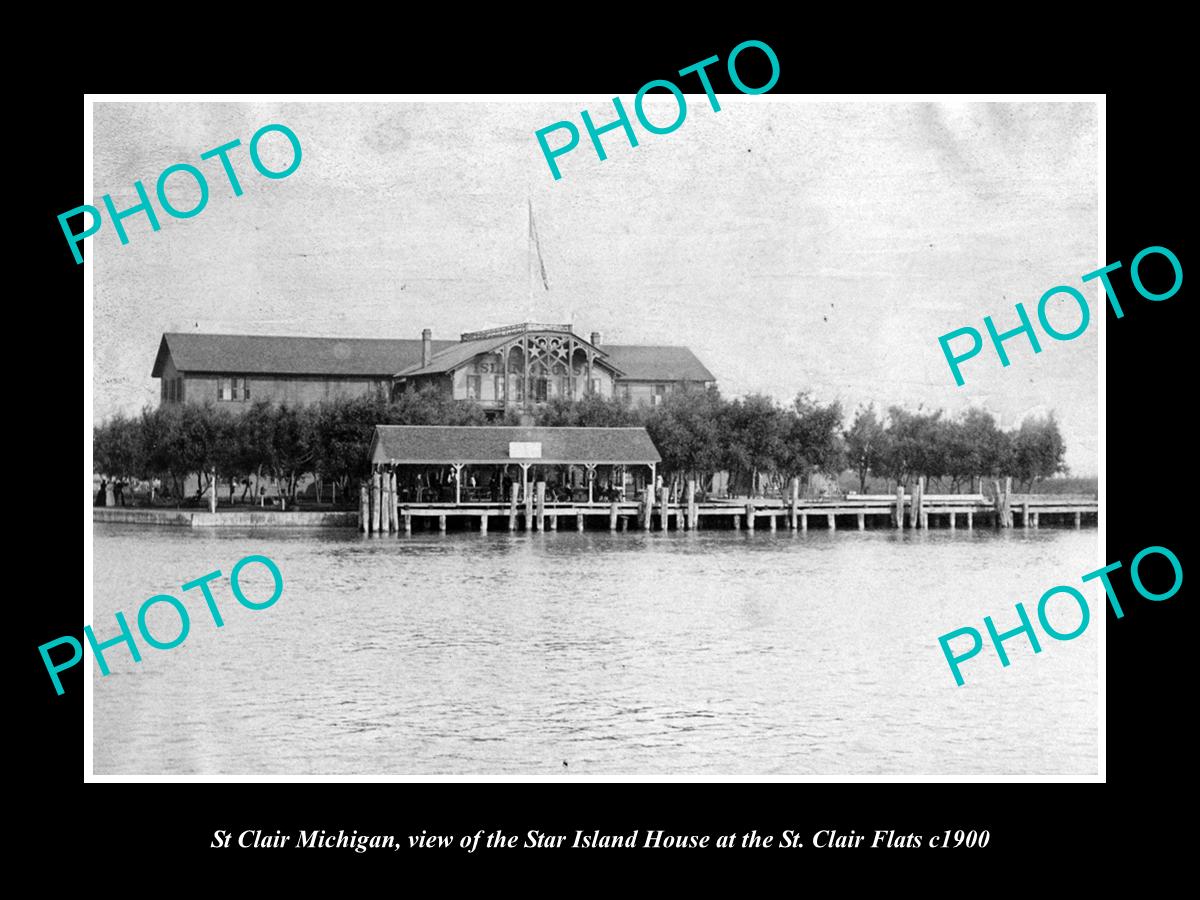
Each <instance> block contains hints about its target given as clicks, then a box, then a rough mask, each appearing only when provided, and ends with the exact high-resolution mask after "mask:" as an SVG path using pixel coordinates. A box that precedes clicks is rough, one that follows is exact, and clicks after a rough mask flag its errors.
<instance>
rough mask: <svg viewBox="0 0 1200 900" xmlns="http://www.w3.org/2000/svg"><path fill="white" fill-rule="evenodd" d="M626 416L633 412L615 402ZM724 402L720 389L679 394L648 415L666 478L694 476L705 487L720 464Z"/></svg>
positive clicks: (647, 426) (650, 430)
mask: <svg viewBox="0 0 1200 900" xmlns="http://www.w3.org/2000/svg"><path fill="white" fill-rule="evenodd" d="M613 403H614V404H615V405H616V407H617V409H619V410H622V411H623V412H625V414H626V415H627V416H632V415H633V414H634V413H633V411H632V410H630V409H629V408H628V407H626V406H624V405H623V404H621V403H619V401H613ZM723 405H724V401H723V400H722V399H721V395H720V393H719V392H718V391H717V389H716V388H715V387H714V388H709V389H708V390H704V391H677V392H675V393H673V394H669V395H667V397H666V399H665V400H664V401H663V402H662V403H660V404H659V405H658V406H655V407H653V408H652V409H650V410H649V412H648V413H647V414H646V421H645V425H646V430H647V432H648V433H649V435H650V439H651V440H652V441H654V446H656V447H657V448H658V452H659V453H660V454H661V455H662V459H663V471H664V474H665V475H668V476H671V477H672V478H673V479H675V478H686V477H688V476H691V477H692V478H695V479H696V480H697V481H699V482H700V483H701V484H702V485H703V484H704V483H705V482H706V481H707V479H708V478H709V477H710V476H711V475H712V474H713V472H714V471H716V469H717V468H719V467H720V465H721V455H722V448H721V435H720V431H719V422H720V418H721V410H722V407H723Z"/></svg>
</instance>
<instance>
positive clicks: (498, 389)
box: [492, 375, 508, 400]
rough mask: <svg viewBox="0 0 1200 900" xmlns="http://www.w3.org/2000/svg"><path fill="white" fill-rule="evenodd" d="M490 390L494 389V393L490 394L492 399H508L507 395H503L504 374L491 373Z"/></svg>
mask: <svg viewBox="0 0 1200 900" xmlns="http://www.w3.org/2000/svg"><path fill="white" fill-rule="evenodd" d="M492 390H493V391H495V393H494V394H493V395H492V397H493V399H495V400H507V399H508V398H507V397H505V396H504V376H503V375H493V376H492Z"/></svg>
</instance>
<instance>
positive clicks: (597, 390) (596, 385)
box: [592, 378, 600, 397]
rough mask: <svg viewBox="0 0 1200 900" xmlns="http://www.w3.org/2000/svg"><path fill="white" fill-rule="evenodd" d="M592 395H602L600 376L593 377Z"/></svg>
mask: <svg viewBox="0 0 1200 900" xmlns="http://www.w3.org/2000/svg"><path fill="white" fill-rule="evenodd" d="M592 395H593V396H596V397H599V396H600V379H599V378H593V379H592Z"/></svg>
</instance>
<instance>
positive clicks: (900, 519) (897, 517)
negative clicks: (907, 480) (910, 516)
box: [892, 484, 904, 529]
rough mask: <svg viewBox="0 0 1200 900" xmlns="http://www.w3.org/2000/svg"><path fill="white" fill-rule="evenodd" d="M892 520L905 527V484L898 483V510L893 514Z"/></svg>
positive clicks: (901, 527) (898, 526) (899, 526)
mask: <svg viewBox="0 0 1200 900" xmlns="http://www.w3.org/2000/svg"><path fill="white" fill-rule="evenodd" d="M892 521H893V522H894V523H895V525H896V527H897V528H900V529H903V528H904V485H902V484H898V485H896V512H895V514H894V515H893V516H892Z"/></svg>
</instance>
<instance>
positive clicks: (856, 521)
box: [359, 485, 1099, 534]
mask: <svg viewBox="0 0 1200 900" xmlns="http://www.w3.org/2000/svg"><path fill="white" fill-rule="evenodd" d="M376 497H378V498H379V499H378V501H376ZM389 500H390V498H389V497H388V492H387V491H386V490H384V489H380V490H378V491H377V492H371V494H370V495H368V494H367V493H366V492H364V494H363V498H362V504H361V511H360V514H359V529H360V530H361V531H368V532H369V533H380V534H387V533H391V532H394V533H397V534H411V533H412V528H413V521H414V520H426V523H425V524H429V521H428V520H436V521H437V527H438V530H439V531H446V530H447V527H448V525H449V523H451V522H457V523H459V524H462V525H465V526H466V527H467V528H469V529H471V530H479V531H482V532H486V531H488V530H489V528H490V527H500V528H506V529H507V530H509V531H518V530H524V531H557V530H558V528H559V524H560V520H563V522H562V524H563V527H569V526H570V525H573V526H574V527H575V530H578V531H582V530H584V528H585V527H587V524H586V523H589V522H590V523H591V524H592V525H593V527H595V526H597V525H598V526H599V527H603V526H604V524H607V525H608V530H610V531H617V530H621V531H626V530H629V529H633V528H636V529H639V530H647V531H649V530H655V531H667V530H672V529H674V530H692V529H702V528H713V527H728V528H734V529H741V528H745V529H746V530H748V531H754V530H756V529H757V528H759V527H765V528H767V529H769V530H771V531H775V530H777V529H781V528H782V529H797V530H800V531H807V530H808V528H809V526H810V524H811V525H812V526H813V527H817V528H825V529H829V530H835V529H837V528H838V527H839V526H840V527H850V528H857V529H858V530H860V531H861V530H865V529H866V527H867V525H868V524H870V525H871V526H872V527H888V528H900V529H903V528H906V527H907V528H918V529H921V528H930V527H931V526H933V527H945V528H949V529H951V530H954V529H957V528H958V527H959V526H960V525H961V526H962V527H965V528H967V529H973V528H974V527H975V525H976V523H977V522H980V523H986V524H989V525H993V526H996V527H1004V528H1010V527H1013V526H1014V524H1015V523H1016V522H1020V524H1021V526H1022V527H1025V528H1037V527H1039V525H1040V519H1041V517H1042V516H1044V515H1050V516H1058V517H1062V520H1063V524H1068V523H1070V524H1073V525H1074V526H1075V527H1076V528H1079V527H1082V525H1083V520H1084V517H1085V516H1087V517H1089V519H1090V520H1093V521H1094V518H1095V517H1096V516H1097V515H1098V512H1099V508H1098V503H1097V501H1096V499H1095V498H1093V497H1074V496H1062V495H1042V496H1038V495H1023V494H1011V493H1009V492H1008V491H1005V492H1002V493H998V494H997V499H995V500H993V499H989V498H988V497H985V496H983V495H982V494H941V495H939V494H925V493H924V491H923V485H919V486H918V490H917V491H916V492H914V493H912V494H902V493H900V492H897V493H896V494H895V495H869V496H863V495H858V496H849V497H844V498H839V499H836V500H813V499H807V500H804V499H800V498H799V497H797V496H795V495H793V497H792V498H791V499H790V500H785V499H782V498H767V497H759V498H753V499H749V498H733V499H719V500H717V499H713V500H706V501H695V500H693V501H692V502H691V503H688V502H687V501H686V500H683V499H674V500H672V499H669V498H668V497H667V494H666V490H665V489H662V491H661V493H660V494H659V496H658V497H657V498H655V497H653V496H651V497H650V498H643V499H641V500H638V501H633V500H625V501H613V502H603V501H601V502H596V503H591V504H588V503H573V502H555V501H551V500H547V499H546V498H545V488H544V485H539V486H538V487H537V489H535V490H530V491H528V492H526V495H525V496H523V497H521V498H519V499H518V497H517V496H516V494H514V496H513V497H512V498H511V499H510V501H509V502H508V503H501V502H491V503H460V504H454V503H444V502H443V503H404V502H395V503H392V502H389ZM376 502H378V504H379V506H380V507H382V510H381V511H382V513H383V514H382V515H380V514H379V511H377V509H376ZM393 510H394V511H393ZM781 520H782V521H781ZM489 522H491V523H493V524H492V525H489ZM385 523H386V524H385Z"/></svg>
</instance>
